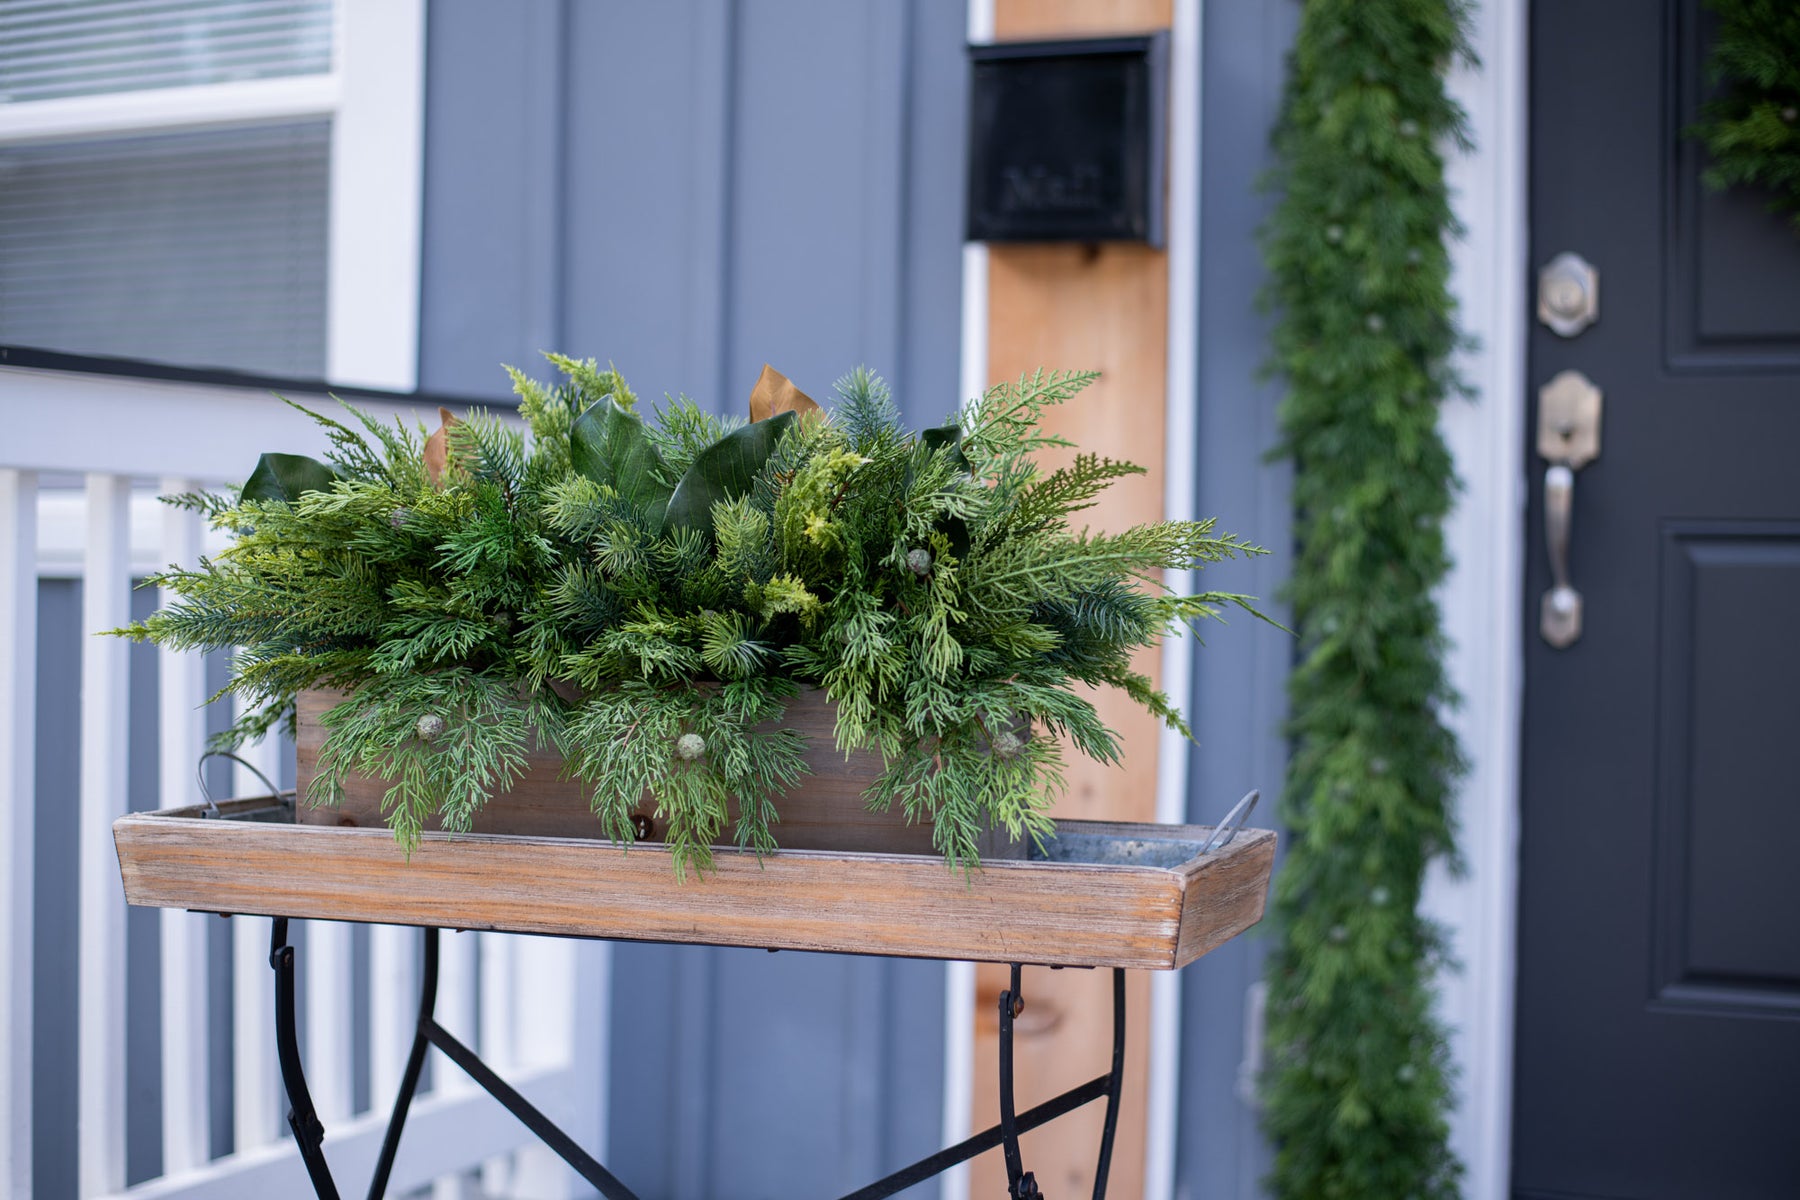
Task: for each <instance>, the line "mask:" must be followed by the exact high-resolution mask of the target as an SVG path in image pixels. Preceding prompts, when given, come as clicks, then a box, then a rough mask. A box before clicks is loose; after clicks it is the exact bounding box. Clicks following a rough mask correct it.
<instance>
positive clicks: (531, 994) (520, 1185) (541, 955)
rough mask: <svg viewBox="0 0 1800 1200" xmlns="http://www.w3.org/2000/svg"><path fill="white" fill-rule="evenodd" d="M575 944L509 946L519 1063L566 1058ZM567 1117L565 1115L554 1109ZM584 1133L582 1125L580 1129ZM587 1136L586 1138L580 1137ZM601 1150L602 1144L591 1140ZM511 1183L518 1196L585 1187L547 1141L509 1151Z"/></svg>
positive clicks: (554, 1196)
mask: <svg viewBox="0 0 1800 1200" xmlns="http://www.w3.org/2000/svg"><path fill="white" fill-rule="evenodd" d="M574 951H575V943H574V942H571V941H566V940H564V939H562V938H520V939H519V940H518V941H517V942H515V943H514V946H513V955H514V957H513V967H514V970H513V1006H514V1007H513V1046H512V1049H513V1054H514V1061H515V1062H516V1063H517V1064H518V1065H519V1066H520V1067H548V1066H554V1065H556V1064H559V1063H562V1062H566V1061H567V1060H568V1056H569V1049H570V1044H571V1040H572V1037H573V1034H574V1024H575V1011H574V1008H573V1007H572V1005H571V1003H570V998H571V997H572V996H574V995H575V954H574ZM556 1115H557V1116H558V1117H559V1118H560V1119H562V1120H564V1121H567V1120H568V1119H569V1118H568V1115H567V1114H564V1113H558V1114H556ZM583 1132H584V1133H585V1132H586V1131H585V1130H584V1131H583ZM583 1140H584V1141H587V1140H588V1139H587V1138H585V1137H584V1138H583ZM588 1148H589V1149H590V1150H592V1151H593V1152H595V1153H599V1154H604V1153H605V1147H604V1146H599V1145H593V1144H590V1145H589V1146H588ZM512 1182H513V1188H514V1189H515V1191H516V1193H517V1194H518V1195H521V1196H536V1197H542V1198H543V1200H573V1197H574V1196H575V1195H576V1194H577V1189H579V1192H580V1194H583V1195H585V1194H586V1193H587V1192H588V1191H589V1190H590V1189H588V1188H586V1187H584V1186H582V1183H581V1180H580V1178H579V1177H578V1176H577V1175H576V1174H575V1172H574V1171H572V1170H570V1169H569V1166H568V1164H566V1163H565V1162H563V1160H562V1159H560V1158H558V1157H557V1156H556V1155H555V1154H554V1153H553V1152H552V1151H551V1150H550V1148H549V1147H547V1146H543V1145H539V1144H536V1143H530V1144H527V1145H524V1146H521V1147H520V1148H519V1149H518V1150H517V1151H516V1152H515V1153H514V1154H513V1181H512Z"/></svg>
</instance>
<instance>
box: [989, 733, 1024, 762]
mask: <svg viewBox="0 0 1800 1200" xmlns="http://www.w3.org/2000/svg"><path fill="white" fill-rule="evenodd" d="M1023 749H1025V743H1024V741H1023V740H1021V739H1020V737H1019V735H1018V734H1016V733H1014V732H1013V731H1012V730H1010V729H1002V730H1001V731H1000V732H999V733H998V734H996V735H994V757H995V758H1009V759H1010V758H1017V757H1019V752H1020V751H1021V750H1023Z"/></svg>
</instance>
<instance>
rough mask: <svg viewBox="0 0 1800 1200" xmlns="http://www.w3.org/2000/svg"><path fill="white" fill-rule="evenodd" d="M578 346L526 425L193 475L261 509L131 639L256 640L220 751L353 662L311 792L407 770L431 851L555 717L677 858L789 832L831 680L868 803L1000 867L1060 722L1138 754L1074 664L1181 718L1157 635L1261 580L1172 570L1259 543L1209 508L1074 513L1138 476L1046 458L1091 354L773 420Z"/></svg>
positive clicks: (221, 518) (400, 814)
mask: <svg viewBox="0 0 1800 1200" xmlns="http://www.w3.org/2000/svg"><path fill="white" fill-rule="evenodd" d="M551 358H552V361H553V362H555V363H556V365H557V366H558V367H560V368H561V370H562V372H563V374H564V376H565V382H563V383H562V384H560V385H558V386H555V387H549V386H546V385H543V384H540V383H538V382H536V381H534V380H532V379H529V378H527V377H525V376H524V375H521V374H519V373H517V372H514V387H515V390H516V391H517V393H518V395H519V411H520V414H521V416H523V417H524V419H525V425H526V426H527V427H528V432H527V429H521V428H519V427H518V426H517V425H516V424H508V423H505V422H502V421H501V420H499V419H498V418H495V417H493V416H489V415H484V414H481V413H474V414H470V415H469V416H468V417H467V418H466V419H463V420H457V419H456V418H454V417H451V416H450V415H449V414H447V413H446V414H445V417H444V426H443V428H442V429H440V430H439V431H438V432H437V433H435V434H432V435H431V436H430V437H426V436H425V431H424V429H423V428H419V429H409V428H407V427H405V426H404V425H396V426H391V427H390V426H385V425H382V424H380V423H378V422H375V421H372V420H370V419H368V418H367V417H365V416H363V415H362V414H361V413H358V412H357V411H356V410H355V409H350V410H349V411H350V413H351V417H352V420H351V422H350V423H346V422H340V421H337V420H335V419H332V418H328V417H323V416H319V417H318V419H319V420H320V421H321V422H322V423H323V424H324V425H325V426H326V429H327V432H328V433H329V435H330V439H331V443H332V447H333V449H332V452H331V454H330V455H329V456H328V459H327V461H326V462H322V463H321V462H315V461H313V460H311V459H308V458H304V457H301V456H295V455H286V454H267V455H264V456H263V460H262V462H261V463H260V464H259V465H258V467H257V469H256V471H255V473H254V474H253V475H252V476H251V478H250V479H249V481H248V482H247V483H246V484H245V486H244V487H243V488H242V489H240V491H239V492H238V493H236V494H226V495H219V496H213V495H198V496H187V497H177V498H175V499H176V501H177V502H178V503H183V504H187V505H191V506H193V507H196V508H198V509H200V510H201V511H203V512H205V513H207V514H209V515H210V516H211V518H212V520H213V522H214V524H215V525H216V526H218V527H220V528H224V529H229V530H232V531H234V532H235V534H236V538H235V540H234V541H233V543H232V545H231V546H230V548H229V549H227V550H226V551H225V552H224V553H223V554H221V555H220V556H219V557H218V558H216V559H213V560H209V561H202V562H201V563H200V564H199V565H198V566H196V567H193V568H191V569H171V570H170V571H168V572H165V573H163V574H162V575H159V576H157V577H155V578H152V579H150V580H148V581H147V583H148V586H154V587H162V588H167V589H169V590H170V591H171V592H172V593H174V595H175V597H176V598H175V600H174V601H173V602H172V603H171V604H169V605H168V606H167V607H165V608H164V609H163V610H162V611H160V612H158V613H156V614H154V615H152V616H151V617H149V618H148V619H147V620H145V621H143V622H141V623H139V624H137V625H134V626H132V627H130V628H129V629H127V630H124V631H121V632H124V633H127V634H129V635H130V636H133V637H137V638H142V639H148V640H151V641H154V642H156V643H158V644H159V645H164V646H169V647H173V648H178V649H193V648H200V649H217V648H222V647H234V646H235V647H239V648H240V650H239V652H238V653H237V655H236V657H235V658H234V672H233V677H232V680H231V683H230V685H229V689H228V690H230V691H233V692H235V693H237V694H238V696H239V697H240V698H241V699H242V700H243V701H244V702H245V703H246V715H245V716H244V718H243V719H242V720H241V721H240V722H239V723H238V725H237V726H236V727H235V728H234V729H233V730H232V732H231V733H230V734H229V735H228V736H227V737H226V739H225V742H226V743H227V744H235V743H236V742H239V741H241V740H243V739H245V738H248V737H252V736H255V735H258V734H260V733H261V732H262V731H264V730H266V729H268V728H269V727H271V726H272V725H274V724H275V723H276V722H279V721H282V720H291V718H292V713H293V708H294V700H295V697H296V695H297V694H298V693H299V692H300V691H302V690H304V689H308V688H318V687H332V688H340V689H344V690H346V691H348V692H349V693H350V696H349V698H348V699H347V700H345V701H343V702H342V703H339V704H338V705H336V706H334V707H333V708H332V709H330V710H329V711H328V712H327V713H326V714H325V716H324V717H323V719H322V723H323V725H324V726H325V728H326V730H327V736H326V739H325V743H324V746H323V747H322V749H321V751H320V773H319V776H318V777H317V779H316V780H315V783H314V792H315V796H314V797H312V798H313V799H315V800H316V801H323V802H325V803H330V802H331V801H332V799H333V798H334V797H335V796H339V795H341V794H342V788H343V784H344V780H345V778H346V777H347V776H349V775H351V774H355V775H363V776H370V777H376V778H383V779H386V780H388V781H390V784H391V786H390V787H389V789H388V791H387V793H386V796H385V798H384V804H383V808H384V811H385V812H386V814H387V817H388V820H389V823H390V824H391V825H392V827H393V828H394V830H395V833H396V834H397V835H398V837H399V839H400V840H401V842H402V843H403V844H406V845H408V846H410V845H413V844H415V843H416V842H417V840H418V838H419V836H420V834H421V833H422V831H423V830H424V828H425V827H426V825H427V823H428V822H429V821H431V820H432V819H434V818H435V819H438V820H440V821H441V823H442V826H443V828H445V829H446V830H450V831H452V832H456V831H466V830H467V829H469V828H470V822H471V820H472V818H473V816H474V814H475V813H476V812H477V811H478V810H479V809H480V808H481V806H482V805H483V804H485V803H486V801H487V799H488V798H489V797H490V796H492V795H494V794H495V793H496V792H498V791H501V790H504V789H506V788H507V787H509V786H510V785H511V784H512V783H513V782H514V781H515V780H517V778H518V777H519V776H520V774H521V773H522V771H523V770H524V766H525V762H526V757H527V755H528V754H529V753H530V751H531V750H533V749H534V748H536V747H538V746H547V747H548V748H550V749H553V750H554V751H556V752H557V753H559V754H560V755H561V756H562V757H563V759H564V760H565V762H566V764H567V770H568V771H569V773H570V774H571V775H572V776H573V777H575V778H577V779H579V780H581V781H583V782H584V783H586V784H587V785H589V786H590V787H591V789H592V793H591V794H592V802H593V809H594V813H595V815H596V817H597V818H598V827H599V831H600V832H601V833H602V834H603V835H604V836H607V837H610V838H613V839H615V840H617V841H619V842H629V841H631V840H632V839H633V836H634V829H633V826H632V821H631V816H632V812H633V810H634V809H635V808H636V807H637V804H638V801H639V798H640V797H641V796H643V795H644V794H645V793H649V794H651V795H652V796H654V798H655V801H656V803H657V805H658V811H657V818H658V820H657V824H658V825H659V826H661V827H663V828H665V829H666V830H667V833H666V840H667V841H668V843H669V844H670V845H671V847H672V848H673V850H674V858H675V864H676V868H677V870H678V871H685V870H686V869H688V868H690V867H698V868H704V867H705V866H707V864H708V863H709V862H710V861H711V856H712V850H711V847H712V846H714V845H715V844H718V843H720V842H721V841H735V842H736V844H737V845H738V846H740V847H742V848H745V849H748V850H752V851H755V852H758V853H761V852H765V851H769V850H773V849H774V848H775V846H776V833H777V830H778V828H779V826H778V822H779V812H780V800H781V796H782V794H783V793H784V792H786V791H787V790H788V789H789V788H790V787H792V786H794V785H795V784H796V783H797V782H799V780H800V778H801V776H802V775H803V773H804V771H805V769H806V768H805V762H804V758H803V752H804V750H805V746H804V743H803V741H802V739H801V736H800V735H799V734H798V733H795V732H794V731H792V730H788V729H784V728H783V727H782V724H781V718H782V714H783V712H784V711H785V707H786V702H787V700H788V699H789V698H790V697H792V696H793V695H795V694H796V691H797V689H798V688H799V687H801V686H814V687H819V688H823V689H825V690H826V692H827V693H828V695H829V697H830V698H831V699H832V700H833V701H834V702H835V703H836V705H837V724H836V731H835V732H836V740H837V744H838V747H839V748H840V749H843V750H845V751H849V750H854V749H865V750H873V751H877V752H879V753H880V755H881V756H882V759H883V761H884V763H885V770H884V773H883V774H882V776H881V777H880V778H879V779H878V781H877V782H876V783H875V785H874V786H873V787H872V788H871V789H870V790H869V792H868V794H867V799H868V801H869V803H870V804H871V805H872V806H876V807H887V806H890V805H894V804H898V805H900V806H901V807H902V808H903V810H904V811H905V812H906V814H907V815H908V817H909V818H911V819H913V820H915V821H919V822H928V823H930V824H931V825H932V828H933V831H934V844H935V845H936V847H937V848H938V849H939V850H940V851H941V852H942V853H943V854H944V856H945V857H946V859H948V860H949V861H951V862H952V863H957V864H962V865H965V866H973V865H974V864H975V863H976V861H977V850H976V847H977V844H978V841H979V839H980V837H981V835H982V833H983V832H984V831H985V830H987V829H990V828H998V829H1004V830H1005V831H1006V832H1007V833H1008V834H1009V835H1010V836H1011V837H1012V838H1014V839H1020V838H1027V837H1029V838H1032V839H1034V840H1041V839H1042V838H1043V837H1045V836H1046V835H1047V834H1048V833H1049V832H1050V831H1051V829H1052V826H1051V822H1050V819H1049V817H1048V815H1047V809H1048V807H1049V805H1050V803H1051V801H1052V799H1053V797H1054V796H1055V794H1056V793H1057V792H1058V791H1059V790H1060V787H1061V780H1062V772H1061V758H1060V755H1061V752H1062V749H1061V748H1062V746H1063V745H1065V744H1066V745H1069V746H1072V747H1073V748H1074V749H1076V750H1077V751H1079V752H1080V753H1083V754H1087V755H1090V756H1092V757H1094V758H1097V759H1101V760H1104V761H1115V760H1116V759H1117V758H1118V754H1119V748H1118V744H1117V739H1116V736H1115V735H1114V733H1113V731H1112V730H1110V729H1108V728H1107V727H1106V725H1105V724H1104V723H1103V722H1102V721H1101V719H1100V717H1099V714H1098V713H1097V712H1096V710H1095V708H1094V706H1093V704H1092V703H1091V702H1090V701H1089V700H1088V699H1087V698H1086V697H1085V696H1084V695H1082V694H1081V693H1080V692H1079V691H1078V690H1077V688H1076V685H1077V684H1083V685H1111V686H1114V687H1118V688H1120V689H1122V690H1124V691H1125V692H1126V693H1127V694H1128V695H1130V696H1131V697H1132V698H1133V699H1134V700H1136V701H1138V702H1139V703H1141V704H1143V705H1145V706H1146V707H1148V708H1149V709H1150V710H1151V711H1153V712H1155V713H1156V714H1157V715H1158V716H1160V717H1161V718H1163V719H1164V720H1165V721H1167V722H1168V723H1169V724H1170V725H1172V726H1173V727H1175V728H1178V729H1182V730H1183V731H1184V732H1185V726H1184V725H1183V724H1182V722H1181V718H1180V716H1179V715H1178V714H1177V713H1176V711H1175V709H1174V708H1173V706H1172V705H1171V704H1170V702H1169V701H1168V699H1167V698H1166V697H1165V696H1163V695H1162V694H1161V693H1160V692H1158V691H1156V690H1155V689H1154V688H1153V687H1152V686H1151V684H1150V682H1149V680H1147V679H1145V678H1144V677H1143V676H1141V675H1137V674H1134V673H1133V672H1132V670H1131V656H1132V653H1133V652H1134V651H1135V650H1136V649H1138V648H1140V647H1143V646H1147V645H1151V644H1153V643H1155V642H1156V641H1157V640H1158V639H1159V638H1160V637H1161V636H1162V634H1163V633H1164V631H1165V630H1167V629H1168V628H1169V627H1170V626H1171V625H1175V624H1180V623H1185V622H1189V621H1194V620H1197V619H1200V618H1205V617H1212V616H1216V615H1218V613H1219V610H1220V606H1222V605H1226V604H1233V603H1242V602H1243V601H1242V598H1240V597H1237V596H1232V595H1227V594H1222V593H1201V594H1199V595H1194V596H1183V595H1178V594H1173V593H1170V592H1169V591H1168V590H1167V589H1166V588H1164V587H1163V585H1162V579H1163V575H1164V573H1165V572H1168V571H1179V570H1190V569H1196V568H1199V567H1202V566H1204V565H1206V564H1207V563H1210V562H1216V561H1219V560H1220V559H1224V558H1229V557H1233V556H1235V555H1237V554H1240V553H1250V552H1254V547H1251V546H1248V545H1246V544H1245V543H1243V542H1241V541H1239V540H1238V539H1237V538H1235V537H1232V536H1230V535H1216V534H1214V532H1213V529H1212V525H1211V523H1210V522H1190V521H1161V522H1155V523H1152V524H1147V525H1141V526H1138V527H1136V528H1134V529H1130V530H1127V531H1125V532H1123V533H1118V534H1094V533H1090V532H1089V531H1087V530H1085V529H1079V528H1076V527H1075V526H1073V525H1072V524H1071V519H1072V518H1073V517H1074V516H1076V515H1077V514H1079V513H1080V512H1081V510H1083V509H1085V508H1087V507H1089V506H1090V505H1091V503H1092V502H1093V500H1094V497H1095V496H1096V495H1098V494H1099V493H1100V492H1101V491H1102V490H1104V489H1105V488H1106V487H1107V486H1108V485H1109V484H1110V483H1111V482H1112V481H1114V480H1115V479H1117V478H1119V477H1121V476H1123V475H1128V474H1134V473H1138V472H1139V471H1140V468H1137V467H1134V466H1132V465H1130V464H1127V463H1117V462H1112V461H1110V460H1107V459H1102V458H1098V457H1095V456H1092V455H1082V456H1079V457H1077V458H1076V459H1075V460H1074V462H1073V463H1071V464H1070V465H1068V466H1066V467H1062V468H1059V469H1056V470H1044V469H1042V468H1040V467H1039V466H1038V465H1037V463H1036V461H1035V460H1036V453H1037V451H1039V450H1041V449H1042V448H1044V447H1046V446H1049V445H1062V444H1065V443H1062V442H1060V441H1059V440H1057V439H1053V438H1050V437H1047V436H1045V435H1043V434H1042V433H1040V432H1039V429H1038V419H1039V417H1040V415H1041V414H1042V412H1043V410H1044V409H1045V408H1046V407H1047V406H1049V405H1053V404H1060V403H1063V402H1064V401H1067V400H1069V399H1070V398H1072V397H1073V396H1075V395H1076V394H1077V393H1078V392H1080V391H1081V389H1082V388H1083V387H1084V386H1086V384H1087V383H1088V382H1089V381H1090V380H1091V379H1092V378H1093V376H1091V375H1083V374H1069V373H1059V374H1046V373H1043V372H1039V373H1037V374H1035V375H1031V376H1027V377H1024V378H1022V379H1020V380H1019V381H1018V382H1017V383H1014V384H1007V385H1002V386H999V387H996V388H993V389H991V390H990V391H989V392H988V393H987V394H986V395H985V396H984V397H982V398H981V399H980V400H979V401H978V402H976V403H974V404H971V405H969V406H968V407H967V408H965V409H963V410H962V411H961V412H959V413H958V414H956V416H955V418H954V419H953V420H952V422H951V423H950V424H948V425H945V426H943V427H941V428H937V429H929V430H925V431H924V432H922V433H920V434H909V433H907V432H905V431H903V430H902V429H901V428H900V427H899V414H898V411H897V410H896V408H895V406H894V405H893V403H892V401H891V400H890V399H889V396H888V389H887V387H886V385H885V384H883V383H882V382H881V380H880V379H878V378H876V377H875V376H873V375H871V374H869V373H868V372H867V371H863V370H858V371H855V372H853V373H851V374H850V375H849V376H847V377H845V378H844V379H843V380H841V381H840V382H839V384H838V392H839V398H840V402H839V404H838V406H837V408H836V410H835V411H834V412H832V413H830V414H827V413H825V412H824V411H823V410H821V409H820V408H819V407H818V406H817V405H815V404H813V403H812V401H811V400H809V399H807V398H806V397H805V396H804V395H803V394H801V393H799V392H798V391H797V390H795V389H793V387H792V385H791V384H787V383H786V381H785V380H781V381H780V382H781V384H782V385H783V387H782V388H778V389H775V390H774V391H772V392H771V393H770V395H769V397H768V398H765V400H764V402H763V404H762V409H761V411H759V409H758V401H757V398H756V396H753V398H752V412H753V413H754V414H756V415H757V416H758V417H760V419H758V420H754V421H752V422H750V423H743V422H735V421H725V420H721V419H719V418H717V417H714V416H712V415H711V414H709V413H707V412H706V411H704V410H702V409H701V408H699V407H698V406H696V405H694V404H693V403H691V402H690V401H687V400H685V399H683V400H678V401H674V402H671V403H670V404H669V405H668V406H667V407H665V408H664V409H663V410H661V411H660V412H658V413H657V414H656V418H657V419H655V420H654V421H646V420H644V419H643V417H642V416H641V415H640V414H639V413H638V412H637V408H636V405H637V399H636V397H635V396H634V395H633V394H632V392H631V390H630V388H629V387H627V386H626V384H625V381H624V380H623V379H622V378H620V377H619V375H618V374H617V372H615V371H613V370H611V369H602V368H600V367H599V366H598V365H597V364H596V363H594V362H593V361H592V360H589V361H586V362H581V361H576V360H573V359H568V358H562V357H560V356H551ZM768 374H769V375H773V373H772V372H770V373H768ZM774 378H775V379H777V380H779V376H774ZM760 394H761V385H759V392H758V395H760ZM315 415H316V414H315ZM1034 732H1035V733H1036V734H1037V736H1032V734H1033V733H1034ZM1044 735H1054V736H1044ZM734 802H735V805H736V808H737V820H736V822H735V825H732V827H731V828H729V829H728V828H727V826H728V824H729V823H730V822H731V811H730V810H731V806H732V804H733V803H734Z"/></svg>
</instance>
